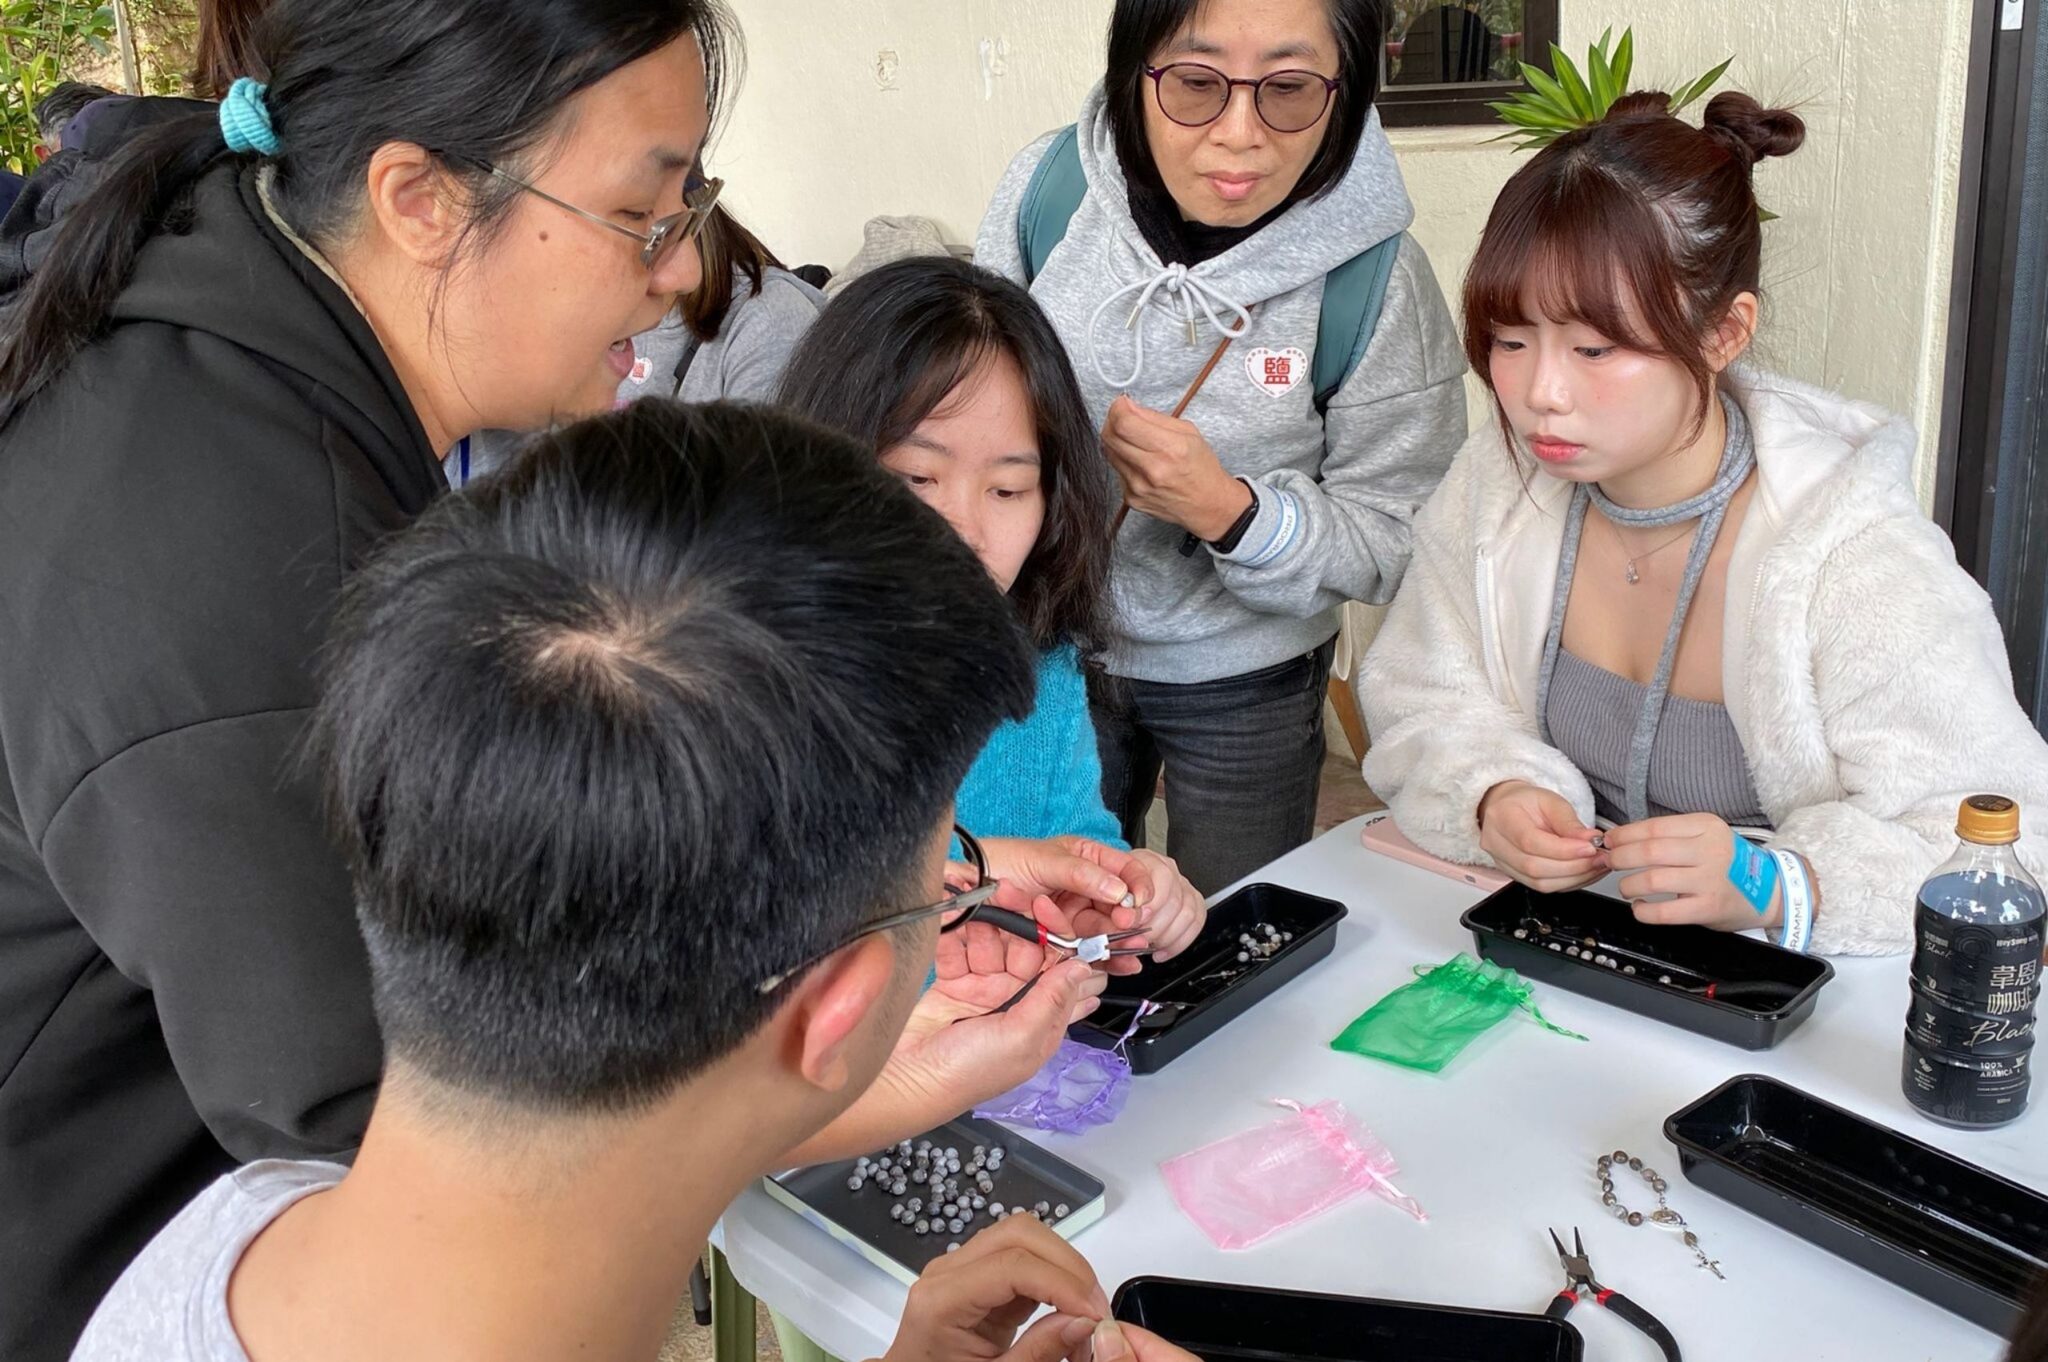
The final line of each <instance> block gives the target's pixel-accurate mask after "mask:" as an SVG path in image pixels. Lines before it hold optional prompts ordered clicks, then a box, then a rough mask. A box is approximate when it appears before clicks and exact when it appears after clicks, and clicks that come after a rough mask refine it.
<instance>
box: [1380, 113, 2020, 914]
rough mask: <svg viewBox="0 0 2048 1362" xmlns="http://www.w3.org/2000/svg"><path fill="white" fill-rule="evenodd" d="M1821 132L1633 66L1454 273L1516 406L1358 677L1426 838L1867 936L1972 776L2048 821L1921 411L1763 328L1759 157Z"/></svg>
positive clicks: (1505, 202) (1488, 436)
mask: <svg viewBox="0 0 2048 1362" xmlns="http://www.w3.org/2000/svg"><path fill="white" fill-rule="evenodd" d="M1804 133H1805V129H1804V125H1803V124H1802V123H1801V121H1800V119H1799V118H1798V116H1797V115H1795V114H1792V113H1789V112H1786V111H1784V110H1781V109H1765V108H1762V107H1761V106H1759V105H1758V104H1757V102H1756V101H1755V100H1754V99H1751V98H1750V97H1748V96H1747V95H1743V94H1739V93H1736V92H1732V91H1730V92H1725V93H1722V94H1720V95H1717V96H1715V98H1714V100H1713V101H1712V102H1711V103H1710V104H1709V105H1708V106H1707V110H1706V117H1705V126H1704V127H1694V126H1692V125H1691V124H1689V123H1686V122H1684V121H1683V120H1681V119H1678V118H1675V117H1673V116H1672V115H1671V114H1670V112H1669V101H1668V100H1667V98H1666V97H1665V96H1664V95H1662V94H1659V93H1655V92H1648V91H1645V92H1639V93H1635V94H1630V95H1628V96H1625V97H1624V98H1623V99H1621V100H1620V101H1618V102H1617V103H1616V104H1615V105H1614V107H1613V109H1612V110H1611V111H1610V112H1609V113H1608V115H1607V116H1606V118H1605V119H1604V120H1602V121H1601V122H1600V123H1598V124H1596V125H1594V126H1592V127H1589V128H1586V129H1583V130H1580V131H1575V132H1569V133H1566V134H1565V135H1564V136H1562V137H1560V138H1559V139H1558V140H1557V141H1555V142H1554V143H1552V144H1551V145H1550V146H1549V147H1547V148H1545V149H1544V150H1543V151H1542V152H1540V153H1538V154H1537V156H1536V157H1535V158H1534V159H1533V160H1531V161H1530V162H1529V163H1528V164H1527V165H1526V166H1524V167H1523V168H1522V169H1521V170H1520V171H1518V172H1517V173H1516V175H1515V176H1514V178H1513V179H1512V180H1510V181H1509V182H1508V185H1507V187H1506V188H1505V189H1504V190H1502V191H1501V195H1500V198H1499V199H1498V201H1496V202H1495V204H1494V208H1493V214H1492V217H1491V218H1490V219H1489V220H1488V222H1487V226H1486V232H1485V235H1484V236H1483V237H1482V239H1481V241H1480V244H1479V251H1478V254H1477V256H1476V257H1475V258H1474V260H1473V263H1472V266H1471V269H1470V270H1469V272H1468V273H1467V275H1466V280H1465V344H1466V348H1467V351H1468V353H1469V355H1470V357H1471V360H1472V364H1473V365H1474V367H1475V368H1477V369H1478V371H1479V372H1480V374H1481V375H1483V376H1484V378H1485V381H1486V384H1487V386H1488V388H1489V389H1490V390H1491V391H1492V393H1493V395H1494V400H1495V404H1496V408H1497V411H1498V415H1499V422H1498V426H1497V427H1495V426H1492V425H1489V426H1488V427H1487V428H1486V429H1483V430H1480V431H1478V432H1476V433H1475V434H1474V435H1473V437H1472V439H1471V440H1470V441H1469V442H1468V443H1467V445H1466V447H1465V449H1464V450H1463V452H1462V453H1460V454H1459V456H1458V461H1457V463H1456V464H1455V465H1454V466H1453V467H1452V470H1451V473H1450V476H1449V477H1448V478H1446V479H1445V481H1444V485H1443V488H1442V490H1441V491H1439V492H1438V493H1437V495H1436V496H1435V497H1434V498H1433V499H1432V500H1431V502H1430V504H1429V505H1428V506H1427V507H1426V508H1425V509H1424V511H1423V513H1422V515H1421V516H1420V517H1419V518H1418V520H1417V523H1416V534H1415V543H1416V550H1415V564H1414V567H1413V569H1412V570H1411V571H1410V573H1409V576H1408V583H1407V585H1406V586H1404V587H1403V588H1402V590H1401V594H1400V596H1399V598H1398V599H1397V600H1396V601H1395V602H1394V606H1393V609H1392V610H1391V611H1390V612H1389V613H1388V616H1387V621H1386V624H1385V626H1384V628H1383V629H1382V631H1381V633H1380V635H1379V638H1378V640H1377V641H1376V642H1375V644H1374V646H1373V648H1372V651H1371V652H1370V653H1369V654H1368V656H1367V657H1366V660H1365V664H1364V666H1363V667H1362V668H1361V670H1360V673H1359V676H1358V682H1357V684H1358V700H1359V707H1360V709H1361V710H1362V711H1363V712H1364V714H1365V718H1366V722H1367V724H1368V725H1369V726H1370V728H1371V730H1372V734H1373V746H1372V751H1371V753H1370V754H1369V755H1368V756H1367V757H1366V760H1365V765H1364V771H1365V778H1366V780H1367V781H1368V782H1369V783H1370V784H1371V785H1372V787H1373V788H1374V789H1375V790H1377V791H1378V792H1379V794H1380V795H1381V797H1382V798H1384V799H1386V800H1387V802H1388V803H1389V805H1390V806H1391V807H1392V809H1393V813H1394V817H1395V818H1396V819H1397V820H1398V822H1399V824H1400V827H1401V830H1402V831H1403V832H1405V833H1406V834H1407V835H1408V836H1409V837H1410V838H1412V839H1413V840H1414V841H1415V842H1417V843H1418V844H1419V845H1421V846H1422V847H1423V848H1424V849H1426V850H1428V851H1430V852H1433V853H1435V854H1436V855H1439V856H1444V857H1448V858H1450V859H1452V860H1455V861H1462V862H1468V863H1480V864H1484V863H1488V862H1490V863H1492V864H1494V865H1497V866H1499V867H1500V868H1501V869H1502V870H1504V871H1506V872H1507V873H1508V874H1510V875H1512V876H1514V877H1515V878H1516V879H1517V880H1520V881H1521V882H1522V883H1524V884H1526V885H1529V886H1530V887H1532V888H1534V889H1537V890H1539V891H1544V892H1549V891H1555V890H1564V889H1570V888H1573V887H1575V886H1578V885H1583V884H1586V883H1589V882H1591V881H1593V880H1596V879H1599V878H1601V877H1602V876H1604V875H1606V874H1607V873H1609V872H1610V871H1612V872H1618V873H1619V874H1620V875H1621V877H1622V878H1621V881H1620V885H1619V891H1620V893H1621V895H1622V896H1623V897H1625V898H1628V899H1631V900H1633V901H1634V902H1635V905H1636V907H1635V912H1636V916H1637V917H1638V918H1639V919H1641V920H1642V921H1644V922H1650V923H1697V924H1700V925H1703V926H1707V927H1712V928H1717V929H1720V930H1724V931H1734V930H1740V929H1743V928H1758V927H1761V928H1765V929H1767V930H1769V931H1771V932H1772V933H1773V935H1774V937H1775V939H1776V940H1778V941H1779V942H1780V943H1781V944H1785V945H1788V946H1791V947H1793V948H1811V949H1814V950H1818V951H1826V952H1843V953H1870V954H1875V953H1884V952H1894V951H1903V950H1905V949H1907V947H1908V946H1909V944H1910V940H1911V926H1912V916H1913V904H1914V899H1915V891H1916V890H1917V888H1918V886H1919V884H1920V882H1921V880H1922V879H1924V878H1925V877H1926V875H1927V873H1928V872H1929V871H1931V870H1932V869H1933V868H1934V867H1935V866H1936V865H1938V864H1939V863H1940V862H1941V860H1942V858H1943V857H1944V856H1945V855H1946V854H1947V853H1948V851H1949V849H1950V848H1951V847H1952V846H1953V844H1954V834H1953V831H1952V829H1953V827H1954V821H1955V810H1956V806H1957V804H1958V803H1959V801H1960V800H1961V799H1962V798H1964V797H1965V796H1967V795H1970V794H1972V793H1974V792H1977V791H1979V790H1995V791H1998V792H2000V793H2002V794H2006V795H2010V796H2012V797H2013V798H2015V799H2017V800H2018V801H2019V803H2020V807H2021V808H2022V810H2024V813H2025V820H2026V828H2025V833H2024V836H2023V850H2024V852H2025V854H2026V855H2028V856H2029V857H2030V858H2035V857H2041V856H2043V855H2044V854H2048V743H2044V742H2043V741H2042V738H2041V735H2040V734H2039V733H2037V732H2036V731H2035V730H2034V728H2033V726H2032V725H2031V724H2030V723H2029V722H2028V721H2027V717H2026V715H2025V714H2024V713H2023V712H2022V711H2021V709H2020V707H2019V704H2018V703H2017V702H2016V701H2015V700H2014V698H2013V691H2012V678H2011V674H2010V671H2009V668H2008V666H2007V662H2006V652H2005V645H2004V642H2003V640H2002V639H2001V638H2000V636H1999V628H1998V621H1997V619H1996V618H1995V617H1994V615H1993V613H1992V609H1991V603H1990V601H1989V600H1988V599H1987V598H1986V596H1985V594H1984V592H1983V590H1982V589H1981V588H1980V587H1978V585H1977V584H1976V583H1975V582H1973V581H1972V580H1970V578H1969V576H1968V575H1967V574H1966V573H1965V572H1964V571H1963V570H1962V568H1961V567H1959V566H1958V565H1957V563H1956V558H1955V551H1954V549H1953V548H1952V546H1951V545H1950V544H1949V542H1948V539H1947V538H1946V537H1945V536H1944V535H1943V534H1942V532H1941V531H1940V530H1939V529H1938V528H1937V527H1936V526H1935V525H1934V524H1933V523H1932V522H1931V521H1929V520H1928V519H1927V517H1926V515H1925V514H1923V513H1922V511H1921V509H1920V504H1919V500H1918V498H1917V497H1916V495H1915V492H1914V483H1913V455H1914V448H1915V440H1914V435H1913V431H1912V429H1911V428H1910V427H1909V426H1908V425H1907V424H1906V422H1904V421H1903V420H1900V419H1899V418H1897V417H1895V416H1893V415H1891V414H1890V413H1888V412H1885V411H1882V410H1879V409H1878V408H1876V407H1874V406H1870V405H1868V404H1866V403H1863V402H1856V401H1852V400H1850V399H1848V398H1845V397H1841V396H1838V395H1836V394H1834V393H1829V392H1823V391H1821V390H1819V389H1817V388H1812V387H1809V386H1807V385H1805V384H1802V383H1797V382H1794V381H1793V380H1791V379H1787V378H1782V377H1779V376H1777V375H1774V374H1770V373H1766V372H1764V371H1762V370H1760V369H1756V368H1753V367H1749V366H1747V365H1744V364H1741V363H1739V361H1740V360H1741V359H1742V357H1743V356H1744V355H1745V353H1746V352H1747V351H1748V349H1749V347H1750V345H1751V342H1752V341H1753V340H1754V338H1755V336H1756V333H1757V320H1758V307H1759V303H1758V289H1759V280H1760V277H1761V274H1762V240H1763V237H1762V228H1761V226H1760V223H1759V215H1758V210H1757V202H1756V194H1755V192H1754V189H1753V187H1752V185H1751V174H1752V168H1753V167H1754V166H1755V165H1756V163H1757V162H1758V161H1760V160H1762V159H1764V158H1765V157H1770V156H1784V155H1788V154H1790V153H1791V152H1793V151H1795V150H1796V149H1797V148H1798V147H1799V145H1800V142H1801V141H1802V139H1803V137H1804ZM1603 827H1604V828H1607V829H1609V830H1608V831H1605V832H1604V833H1603V832H1601V831H1600V829H1601V828H1603ZM1738 829H1757V830H1762V831H1761V832H1759V833H1758V834H1757V835H1756V836H1755V837H1754V838H1752V837H1745V836H1743V835H1742V834H1741V833H1740V832H1738ZM1765 837H1768V840H1769V848H1770V854H1768V855H1767V854H1765V853H1764V852H1763V851H1761V850H1760V849H1759V848H1757V847H1756V846H1754V845H1752V843H1753V841H1756V840H1762V839H1763V838H1765Z"/></svg>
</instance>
